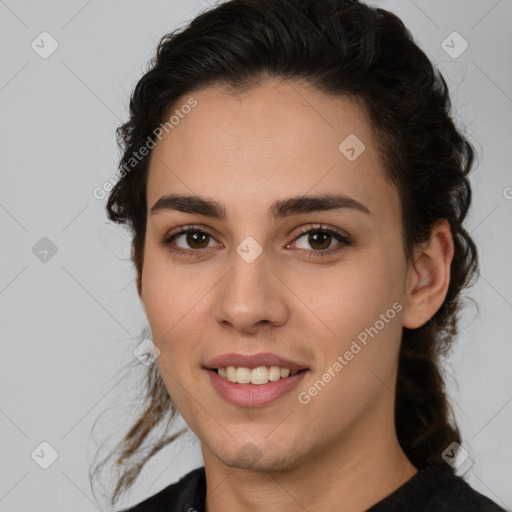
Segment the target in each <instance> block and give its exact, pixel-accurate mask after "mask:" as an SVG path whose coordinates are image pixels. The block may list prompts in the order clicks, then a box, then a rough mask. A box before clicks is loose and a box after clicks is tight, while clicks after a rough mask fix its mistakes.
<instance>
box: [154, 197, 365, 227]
mask: <svg viewBox="0 0 512 512" xmlns="http://www.w3.org/2000/svg"><path fill="white" fill-rule="evenodd" d="M338 209H350V210H355V211H359V212H362V213H365V214H367V215H373V214H372V212H371V211H370V210H369V209H368V208H367V207H366V206H365V205H364V204H362V203H360V202H359V201H357V200H356V199H354V198H352V197H349V196H347V195H345V194H324V195H316V196H315V195H312V196H294V197H290V198H288V199H283V200H279V201H276V202H275V203H273V204H272V205H271V206H270V208H269V211H268V216H269V219H270V220H273V221H277V220H280V219H283V218H285V217H290V216H292V215H297V214H300V213H313V212H319V211H328V210H338ZM171 210H176V211H180V212H184V213H192V214H195V215H203V216H205V217H213V218H216V219H220V220H225V219H226V208H225V207H224V205H223V204H221V203H219V202H217V201H215V200H213V199H208V198H204V197H200V196H197V195H183V194H171V195H166V196H162V197H161V198H160V199H158V201H157V202H156V203H155V204H154V205H153V206H152V207H151V210H150V212H151V213H152V214H155V213H159V212H164V211H171Z"/></svg>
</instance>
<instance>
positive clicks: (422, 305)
mask: <svg viewBox="0 0 512 512" xmlns="http://www.w3.org/2000/svg"><path fill="white" fill-rule="evenodd" d="M118 134H119V141H120V143H121V146H122V148H123V151H124V154H123V157H122V160H121V165H120V179H119V181H118V182H117V184H116V185H115V187H114V189H113V190H112V192H111V194H110V197H109V201H108V205H107V210H108V215H109V217H110V219H111V220H113V221H115V222H118V223H124V224H127V225H128V226H129V227H130V228H131V230H132V233H133V252H132V258H133V262H134V264H135V267H136V272H137V290H138V293H139V296H140V300H141V303H142V305H143V307H144V310H145V312H146V315H147V318H148V321H149V324H150V327H151V332H152V336H153V343H154V345H155V352H156V353H157V354H159V355H158V357H157V358H156V359H155V361H154V362H153V364H151V365H149V367H148V372H149V373H148V398H149V404H148V407H147V409H146V410H145V411H143V413H142V415H141V416H140V418H139V420H138V421H137V423H136V424H135V425H134V426H133V428H132V429H131V430H130V431H129V433H128V434H127V436H126V437H125V439H124V443H123V445H122V451H121V454H120V455H119V456H118V458H117V464H118V465H119V466H121V467H125V468H126V469H125V472H124V473H123V474H122V476H121V478H120V479H119V482H118V485H117V487H116V489H115V491H114V494H113V498H112V503H114V502H115V500H116V498H117V497H118V496H119V494H120V493H121V492H122V491H123V490H126V489H127V488H128V487H129V486H130V485H131V484H132V483H133V482H134V480H135V478H136V477H137V475H138V473H139V472H140V470H141V469H142V466H143V465H144V463H145V462H146V461H147V460H148V459H149V458H150V457H151V456H152V455H153V454H154V453H156V452H157V451H158V450H159V449H161V448H162V447H163V446H165V445H166V444H168V443H169V442H171V441H173V440H174V439H175V438H176V437H177V435H176V434H173V435H170V436H169V437H167V438H164V439H161V440H160V441H159V442H158V443H157V444H155V445H153V448H152V450H151V451H150V453H149V455H146V456H145V458H142V460H138V461H137V460H136V456H137V455H138V454H139V452H140V448H141V447H142V445H143V442H144V441H145V440H146V439H147V437H148V435H149V434H150V432H151V431H152V430H153V429H154V428H156V427H157V426H158V425H162V424H164V425H165V424H167V425H169V424H170V423H169V422H170V420H171V419H172V418H173V417H174V416H175V415H176V413H177V411H179V413H180V414H181V416H182V417H183V418H184V420H185V421H186V423H187V424H188V426H189V427H190V429H191V430H192V431H193V432H194V433H195V435H196V436H197V438H198V439H199V441H200V443H201V449H202V453H203V457H204V467H202V468H199V469H197V470H194V471H192V472H190V473H189V474H188V475H186V476H185V477H184V478H182V480H180V482H178V483H176V484H173V485H170V486H168V487H167V488H166V489H164V490H163V491H161V492H159V493H158V494H157V495H155V496H153V497H151V498H148V499H147V500H145V501H144V502H142V503H140V504H139V505H137V506H135V507H134V508H131V509H130V510H131V511H134V512H135V511H136V512H141V511H146V510H147V511H150V510H152V511H153V510H169V511H170V510H172V511H192V510H196V511H202V510H205V511H208V512H217V511H221V510H236V511H242V510H248V511H249V510H262V511H263V510H264V511H266V512H268V511H280V512H282V511H288V510H290V511H292V510H308V511H309V510H311V511H313V510H315V511H316V510H343V511H345V510H346V511H363V510H371V511H372V512H377V511H378V512H384V511H395V510H416V511H417V510H436V511H439V510H446V511H448V510H449V511H458V510H461V511H462V510H464V511H466V510H475V511H477V510H478V511H484V510H485V511H491V510H493V511H494V510H502V509H500V508H499V507H498V506H497V505H496V504H495V503H493V502H491V501H490V500H489V499H488V498H486V497H484V496H483V495H481V494H479V493H477V492H476V491H475V490H473V489H472V488H471V487H469V485H468V484H466V483H465V481H464V480H463V479H462V478H461V477H460V476H456V475H455V469H457V467H459V466H460V463H461V461H463V459H464V454H465V452H464V449H463V448H461V446H460V445H461V443H462V441H461V439H460V435H459V432H458V430H457V426H456V423H455V421H454V420H453V418H452V417H451V413H450V408H449V404H448V401H447V397H446V396H445V392H444V385H443V377H442V373H441V371H440V367H439V361H438V358H439V355H440V354H442V353H443V352H445V351H446V350H447V349H448V348H449V346H450V344H451V342H452V340H453V339H454V337H455V335H456V333H457V313H458V312H459V310H460V307H461V299H462V297H461V292H462V291H463V289H464V288H465V287H466V286H468V285H469V284H470V282H471V279H472V277H474V276H475V275H476V273H477V269H478V264H477V252H476V248H475V245H474V243H473V241H472V239H471V238H470V236H469V234H468V233H467V231H466V230H465V229H464V225H463V222H464V219H465V217H466V213H467V211H468V208H469V206H470V201H471V189H470V186H469V182H468V178H467V175H468V173H469V171H470V169H471V166H472V162H473V150H472V147H471V145H470V144H469V142H468V141H467V140H466V139H465V138H464V137H463V136H462V135H461V134H460V133H459V132H458V131H457V129H456V128H455V126H454V123H453V122H452V119H451V117H450V100H449V95H448V91H447V87H446V83H445V81H444V79H443V78H442V76H441V75H440V74H439V73H438V72H437V71H436V70H435V69H434V68H433V66H432V64H431V63H430V61H429V60H428V58H427V57H426V56H425V54H424V53H423V52H422V51H421V50H420V49H419V48H418V46H416V44H415V43H414V42H413V40H412V36H411V35H410V33H409V32H408V31H407V30H406V28H405V27H404V25H403V24H402V22H401V21H400V20H399V19H398V18H397V17H396V16H394V15H393V14H391V13H389V12H387V11H384V10H382V9H376V8H372V7H369V6H366V5H365V4H362V3H360V2H358V1H356V0H232V1H228V2H225V3H223V4H221V5H219V6H218V7H216V8H214V9H211V10H210V11H207V12H205V13H203V14H201V15H200V16H198V17H197V18H196V19H195V20H194V21H193V22H192V23H191V24H190V26H188V27H187V28H186V29H185V30H182V31H177V32H175V33H172V34H169V35H168V36H166V37H164V38H163V40H162V41H161V42H160V44H159V47H158V51H157V55H156V56H155V58H154V60H153V61H152V64H151V67H150V69H149V70H148V72H147V73H146V74H145V75H144V76H143V77H142V79H141V80H140V81H139V83H138V84H137V86H136V88H135V91H134V93H133V95H132V99H131V103H130V119H129V121H128V122H127V123H126V124H125V125H123V126H122V127H121V128H120V129H119V132H118Z"/></svg>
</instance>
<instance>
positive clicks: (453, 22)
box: [0, 0, 512, 512]
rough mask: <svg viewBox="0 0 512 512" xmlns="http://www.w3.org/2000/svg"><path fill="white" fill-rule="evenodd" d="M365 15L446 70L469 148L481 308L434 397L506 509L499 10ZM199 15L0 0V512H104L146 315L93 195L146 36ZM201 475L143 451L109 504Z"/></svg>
mask: <svg viewBox="0 0 512 512" xmlns="http://www.w3.org/2000/svg"><path fill="white" fill-rule="evenodd" d="M373 3H375V4H378V5H380V6H382V7H385V8H389V9H390V10H392V11H394V12H396V13H397V14H398V15H399V16H400V17H401V18H402V19H403V20H404V22H405V24H406V25H407V26H408V27H409V28H410V30H411V31H412V33H413V34H414V35H415V37H416V38H417V41H418V42H419V44H420V45H421V46H422V47H423V48H424V49H425V51H426V52H427V54H428V55H429V57H430V58H431V59H432V60H433V61H434V63H435V64H436V65H438V67H439V68H440V69H441V71H442V72H443V73H444V76H445V78H446V79H447V80H448V82H449V86H450V90H451V94H452V99H453V102H454V105H455V107H456V110H457V122H458V123H460V126H465V130H466V131H467V134H468V136H469V137H470V139H471V140H472V141H473V142H474V143H475V144H476V149H477V151H478V152H479V154H480V156H479V159H480V162H479V165H478V168H477V169H476V171H475V172H474V173H473V176H472V183H473V185H474V192H475V197H474V206H473V208H472V210H471V214H470V219H469V226H470V229H471V231H472V233H473V235H474V236H475V237H476V239H477V242H478V247H479V249H480V254H481V269H482V275H481V278H480V280H479V282H478V284H477V285H476V286H475V287H474V288H473V289H472V291H471V294H470V295H471V297H473V298H474V299H475V301H476V302H478V303H479V305H480V311H479V312H478V311H477V310H476V308H475V307H474V306H471V305H469V306H468V308H467V309H466V312H465V314H464V317H463V320H462V325H461V336H460V338H459V342H458V344H457V346H456V348H455V350H454V352H453V353H452V355H451V356H450V358H449V360H448V363H447V372H448V375H449V381H448V387H449V391H450V394H451V396H452V397H453V402H454V404H455V410H456V413H457V418H458V421H459V423H460V426H461V429H462V433H463V438H464V444H463V446H464V448H465V449H466V450H467V451H468V453H469V457H470V459H469V460H472V461H473V466H472V468H471V469H470V471H469V473H468V480H469V482H470V483H471V484H472V485H473V486H474V487H475V488H476V489H478V490H479V491H481V492H482V493H484V494H486V495H488V496H490V497H492V498H493V499H494V500H495V501H497V502H498V503H500V504H501V505H502V506H503V507H505V508H507V509H511V508H512V487H511V486H510V481H511V476H512V468H511V459H512V457H511V456H512V434H511V430H512V429H511V428H510V426H511V425H512V403H511V402H512V372H511V371H510V367H511V363H512V343H510V340H511V327H510V318H511V316H512V279H511V277H512V275H511V273H512V270H511V268H512V267H511V265H510V251H511V249H512V239H511V229H510V226H511V220H512V188H510V187H512V173H511V157H510V145H511V140H512V138H511V135H512V133H511V132H512V130H511V112H512V85H511V82H512V81H511V78H512V67H511V65H510V64H511V58H510V57H511V48H512V36H511V31H510V28H509V27H510V26H511V25H512V2H511V0H501V1H497V0H478V1H475V0H473V1H468V0H457V1H455V0H453V1H447V0H436V1H432V0H430V1H426V0H415V1H412V0H401V1H398V0H397V1H386V2H373ZM205 7H207V3H206V2H199V1H196V2H192V1H186V0H166V1H161V0H158V1H157V0H154V1H149V2H148V1H144V2H143V1H142V0H122V1H121V0H117V1H102V2H100V1H99V0H89V1H84V0H76V1H64V0H54V1H42V2H35V1H28V0H0V39H1V43H2V44H1V55H2V60H1V62H2V65H1V67H0V111H1V124H0V130H1V133H0V144H1V164H0V165H1V167H0V173H1V187H0V225H1V233H2V238H1V239H2V250H1V251H0V315H1V317H0V318H1V328H2V358H1V363H0V433H1V442H2V457H1V463H0V464H1V466H0V512H2V511H4V512H5V511H9V512H18V511H19V512H21V511H23V512H27V511H38V512H49V511H52V512H58V511H84V512H87V511H96V510H105V511H106V510H109V508H108V506H107V505H106V504H105V503H104V502H103V501H102V497H101V495H100V496H98V499H99V504H96V503H95V501H94V498H93V495H92V492H91V488H90V485H89V477H88V470H89V466H90V464H91V462H92V461H93V457H94V455H95V453H96V450H97V449H98V447H99V446H100V444H102V443H105V445H104V446H105V447H106V448H105V449H106V450H108V448H109V447H112V446H113V444H114V443H115V442H117V441H118V440H119V439H120V436H121V434H123V433H124V432H125V430H126V428H127V427H128V426H130V425H131V421H132V420H133V419H134V417H135V416H134V415H135V409H134V406H133V401H134V399H135V397H136V394H137V392H138V391H139V390H140V386H141V383H140V382H141V381H140V380H138V379H139V378H140V376H141V375H143V372H144V367H143V365H142V364H139V368H137V369H136V370H134V371H133V372H131V373H130V372H125V371H124V366H125V365H126V364H127V363H129V362H130V361H133V360H134V355H133V349H134V348H135V346H136V344H137V343H138V342H137V339H138V338H137V337H138V335H139V334H140V332H141V329H143V328H144V326H145V325H146V321H145V317H144V315H143V312H142V310H141V307H140V305H139V301H138V297H137V294H136V291H135V284H134V275H135V274H134V271H133V268H132V266H131V264H130V262H129V260H128V257H129V237H128V234H127V233H125V232H124V231H123V230H121V229H118V228H116V227H114V226H112V225H110V223H109V222H107V219H106V215H105V212H104V205H105V200H97V199H95V198H94V197H93V194H92V191H93V189H94V188H95V187H97V186H101V185H102V184H103V183H104V182H105V181H106V180H107V179H108V178H109V177H110V176H111V175H112V174H113V173H114V172H115V170H116V164H117V159H118V156H119V155H118V152H117V147H116V143H115V138H114V130H115V128H116V127H117V126H118V125H120V124H121V122H123V121H124V120H126V116H127V104H128V98H129V94H130V92H131V91H132V89H133V87H134V86H135V84H136V82H137V80H138V78H140V76H141V75H142V73H143V70H144V67H145V65H146V63H147V61H148V59H149V58H150V57H151V56H152V54H153V50H154V48H155V46H156V43H157V42H158V39H159V38H160V36H162V35H164V34H165V33H167V32H169V31H170V30H171V29H174V28H176V27H177V26H178V25H181V24H183V23H185V22H186V21H188V20H190V19H191V18H192V17H193V16H194V15H195V14H196V13H197V12H199V10H201V9H203V8H205ZM43 31H47V32H48V33H49V34H51V36H52V37H53V38H54V39H55V40H56V41H57V42H58V45H59V46H58V49H57V50H56V51H55V52H54V53H53V54H52V55H51V56H49V57H48V58H46V59H43V58H41V57H40V56H39V54H38V53H36V52H35V51H34V50H33V49H32V47H31V43H32V41H34V40H36V42H37V41H38V40H39V41H40V39H36V38H37V37H38V36H39V34H41V32H43ZM453 31H457V32H459V33H460V34H461V35H462V37H463V38H464V39H465V40H466V41H467V42H468V44H469V47H468V49H467V50H466V51H465V52H464V53H463V54H462V55H460V56H458V57H457V58H452V57H450V56H449V55H448V54H447V53H446V52H445V51H444V50H443V48H442V47H441V43H442V41H443V40H445V39H446V37H447V36H448V35H449V34H451V33H452V32H453ZM454 45H455V50H457V48H460V46H457V45H459V43H458V42H456V43H454ZM49 47H50V46H49V40H48V39H47V40H46V43H45V48H46V49H48V48H49ZM507 187H509V188H507ZM43 237H47V238H48V239H50V240H51V242H52V243H53V244H54V245H55V246H56V248H57V252H56V254H55V255H53V256H52V254H51V252H49V253H48V255H47V256H46V259H47V261H40V259H39V258H40V257H44V253H40V254H38V256H39V257H36V256H37V253H38V251H37V250H34V251H35V252H36V254H34V252H33V247H34V246H35V245H36V244H37V243H38V241H40V239H41V238H43ZM39 243H40V244H45V243H47V242H39ZM38 248H39V251H41V250H42V249H41V248H40V247H39V246H36V249H38ZM43 249H44V247H43ZM137 372H138V373H137ZM456 383H457V384H456ZM43 441H46V442H47V443H49V444H50V445H51V446H52V447H53V449H55V450H56V452H57V453H58V458H57V460H56V461H55V462H54V463H53V464H52V465H51V466H50V467H49V468H48V469H42V468H41V467H40V466H39V465H38V464H37V463H36V462H35V461H34V459H36V460H38V461H39V462H40V463H41V462H44V460H46V461H47V462H48V460H49V459H48V457H50V455H51V450H49V449H47V448H46V449H45V448H44V446H43V451H42V452H41V448H39V451H37V450H36V453H38V454H39V459H38V458H37V455H34V459H33V458H32V456H31V454H32V453H33V451H34V450H35V449H36V448H38V447H39V445H40V443H41V442H43ZM105 453H106V452H105ZM43 459H44V460H43ZM201 463H202V460H201V455H200V451H199V446H198V443H197V441H195V440H194V438H193V436H192V435H190V436H189V437H188V438H186V439H185V440H184V442H182V443H181V444H180V445H176V446H174V447H171V448H169V449H166V450H164V452H162V453H161V455H159V456H158V457H155V459H154V461H153V462H152V463H150V464H149V465H148V466H147V467H146V468H145V470H144V472H143V474H142V476H141V478H140V480H139V481H138V482H137V484H136V486H135V487H134V489H133V491H132V492H131V493H130V494H129V495H128V496H127V497H126V499H125V500H123V502H122V505H123V506H127V505H128V504H131V503H134V502H137V501H139V500H141V499H142V498H143V497H145V496H148V495H150V494H154V493H156V492H157V491H158V490H159V489H161V488H163V487H165V486H166V485H168V484H169V483H171V482H173V481H175V480H177V479H178V478H179V477H180V476H181V475H182V474H184V473H186V472H187V471H189V470H190V469H192V468H194V467H197V466H199V465H201ZM102 483H103V485H104V486H105V488H106V489H108V488H109V486H111V485H112V481H111V480H109V479H108V477H107V476H105V477H104V478H103V479H102Z"/></svg>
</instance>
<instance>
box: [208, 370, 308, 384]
mask: <svg viewBox="0 0 512 512" xmlns="http://www.w3.org/2000/svg"><path fill="white" fill-rule="evenodd" d="M212 371H214V372H216V373H217V375H219V377H221V378H222V379H226V380H228V381H229V382H232V383H236V384H253V385H255V386H262V385H263V384H268V383H269V382H276V381H278V380H281V379H287V378H289V377H293V376H294V375H297V374H298V373H299V372H304V371H307V369H306V368H303V369H302V370H293V371H292V370H290V369H289V368H284V367H281V366H274V365H272V366H257V367H256V368H252V369H251V368H247V367H244V366H221V367H219V368H212Z"/></svg>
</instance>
